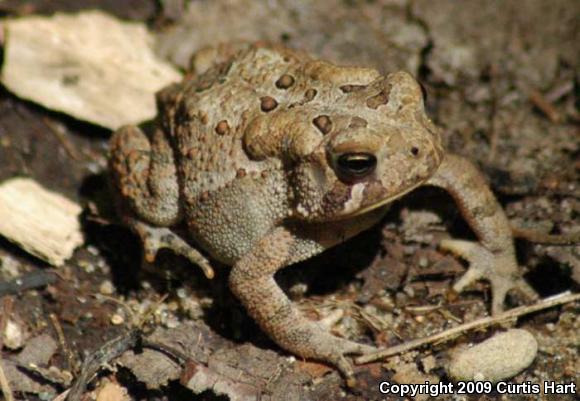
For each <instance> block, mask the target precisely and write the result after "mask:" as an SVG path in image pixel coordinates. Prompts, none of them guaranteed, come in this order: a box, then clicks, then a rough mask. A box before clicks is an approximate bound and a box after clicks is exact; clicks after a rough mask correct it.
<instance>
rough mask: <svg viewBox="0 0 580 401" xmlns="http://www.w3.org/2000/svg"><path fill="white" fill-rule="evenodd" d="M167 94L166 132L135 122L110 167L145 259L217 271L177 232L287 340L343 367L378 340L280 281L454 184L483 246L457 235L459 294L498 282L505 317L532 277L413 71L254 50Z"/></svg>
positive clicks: (117, 137) (497, 300)
mask: <svg viewBox="0 0 580 401" xmlns="http://www.w3.org/2000/svg"><path fill="white" fill-rule="evenodd" d="M229 50H230V51H229V52H227V54H229V56H227V57H221V56H220V55H218V57H217V59H221V62H218V63H216V64H215V65H214V66H213V67H212V68H209V69H208V70H207V71H206V72H204V73H203V74H197V75H196V74H191V75H189V76H188V77H187V78H186V79H185V80H184V81H183V82H181V83H177V84H174V85H171V86H169V87H167V88H165V89H163V90H162V91H161V92H159V93H158V95H157V102H158V107H159V117H158V122H159V124H158V125H159V128H158V129H157V130H155V131H153V132H151V133H144V132H142V131H141V130H140V129H139V128H136V127H124V128H121V129H120V130H118V131H117V132H116V133H115V134H114V135H113V137H112V138H111V155H110V162H109V166H110V170H111V177H112V182H113V187H114V189H115V194H116V197H117V200H118V205H119V207H118V209H119V211H120V214H121V216H122V217H123V220H124V222H125V223H126V224H127V225H128V226H130V227H131V228H132V229H134V230H135V231H136V232H137V233H138V234H140V235H141V237H142V238H143V240H144V242H145V245H146V251H147V255H148V257H152V255H154V254H155V252H156V251H157V250H158V249H159V248H163V247H167V248H171V249H173V250H174V251H175V252H177V253H179V254H181V255H184V256H186V257H187V258H189V259H190V260H191V261H192V262H193V263H196V264H199V265H201V266H204V268H205V269H206V271H208V270H207V268H208V266H209V262H208V261H207V259H205V257H204V256H203V255H202V254H201V253H199V252H198V251H196V250H195V249H194V248H193V247H191V245H190V244H189V243H188V242H187V240H186V239H184V238H182V237H180V234H178V233H181V232H182V231H179V230H175V228H177V227H182V226H186V227H187V229H188V232H189V239H190V240H192V241H193V242H195V243H196V245H197V246H198V247H200V248H202V249H203V250H204V251H205V252H207V253H208V254H210V255H211V256H212V257H213V258H215V259H217V260H220V261H222V262H224V263H227V264H229V265H231V266H232V267H233V268H232V271H231V273H230V277H229V284H230V288H231V290H232V292H233V293H234V294H235V296H236V297H237V298H238V299H239V300H240V301H241V302H242V304H243V305H244V306H245V307H246V310H247V311H248V313H249V314H250V315H251V316H252V317H253V318H254V319H255V320H256V321H257V322H258V324H259V325H260V327H261V328H262V329H263V330H264V331H265V332H266V333H267V334H268V335H269V336H270V337H271V338H272V339H273V340H274V341H275V342H276V343H277V344H278V345H279V346H281V347H283V348H285V349H286V350H288V351H290V352H293V353H295V354H296V355H300V356H302V357H306V358H315V359H318V360H322V361H325V362H327V363H330V364H332V365H334V366H336V367H337V368H338V369H340V371H341V372H342V373H343V374H344V375H345V377H346V378H347V379H348V382H349V383H350V384H352V382H353V380H354V379H353V369H352V366H351V364H350V363H349V362H348V360H347V359H346V356H347V355H351V354H363V353H367V352H369V351H373V350H374V347H371V346H368V345H362V344H359V343H357V342H354V341H351V340H347V339H344V338H339V337H336V336H334V335H332V334H331V333H329V332H328V331H326V330H325V329H324V328H323V327H322V326H321V325H319V324H318V323H316V322H313V321H310V320H308V319H306V318H305V317H304V316H303V315H301V314H300V313H299V312H298V310H297V309H296V308H295V307H294V306H293V305H292V303H291V302H290V301H289V299H288V298H287V297H286V295H285V294H284V292H283V291H282V290H281V289H280V288H279V287H278V285H277V284H276V281H275V280H274V274H275V273H276V271H278V270H280V269H281V268H283V267H285V266H288V265H291V264H293V263H296V262H298V261H301V260H304V259H307V258H309V257H311V256H313V255H316V254H318V253H320V252H322V251H324V250H325V249H327V248H329V247H332V246H334V245H336V244H338V243H340V242H342V241H344V240H346V239H348V238H350V237H352V236H354V235H356V234H358V233H359V232H361V231H363V230H365V229H367V228H369V227H370V226H372V225H373V224H375V223H377V222H378V221H379V220H380V219H381V218H382V217H383V215H384V214H385V210H386V205H387V204H388V203H390V202H392V201H393V200H395V199H397V198H399V197H401V196H402V195H404V194H406V193H407V192H409V191H411V190H412V189H414V188H416V187H418V186H420V185H422V184H428V185H435V186H439V187H442V188H444V189H445V190H447V191H448V192H449V193H450V194H451V195H452V196H453V198H454V199H455V200H456V201H457V205H458V207H459V209H460V211H461V212H462V214H463V215H464V217H465V218H466V220H467V221H468V223H469V224H470V225H471V227H472V229H473V230H474V232H475V233H476V234H477V236H478V238H479V240H480V241H479V242H467V241H453V240H447V241H446V242H445V243H444V244H442V245H443V246H444V247H445V248H446V249H448V250H450V251H452V252H455V253H457V254H458V255H459V256H461V257H463V258H465V259H467V260H468V261H469V263H470V268H469V270H468V272H467V274H466V275H465V276H464V277H463V278H462V279H461V280H459V281H458V282H457V284H456V285H455V286H454V289H455V290H457V291H460V290H462V289H463V288H464V287H465V286H467V285H468V284H469V283H471V282H473V281H474V280H476V279H479V278H486V279H488V280H490V281H491V284H492V292H493V305H492V307H493V311H494V312H498V311H499V310H501V308H502V306H503V300H504V298H505V296H506V293H507V292H508V291H509V290H511V289H512V288H519V289H523V290H524V291H526V292H527V294H529V295H532V294H533V293H532V291H531V290H530V289H529V288H528V287H527V286H526V284H525V283H524V282H523V281H522V280H521V278H520V276H519V275H518V272H517V264H516V260H515V253H514V248H513V243H512V237H511V231H510V227H509V223H508V221H507V219H506V217H505V215H504V213H503V211H502V209H501V207H500V206H499V204H498V203H497V201H496V200H495V198H494V196H493V194H492V193H491V192H490V190H489V189H488V187H487V185H486V183H485V180H484V179H483V178H482V176H481V174H480V173H479V172H478V171H477V170H476V169H475V168H474V167H473V166H472V165H471V164H470V163H469V162H467V161H466V160H465V159H462V158H460V157H458V156H454V155H449V154H448V155H446V156H445V157H443V155H444V152H443V148H442V145H441V139H440V134H439V129H438V128H437V127H436V126H435V125H434V124H433V123H432V122H431V120H430V119H429V118H428V117H427V115H426V114H425V111H424V106H423V95H422V90H421V87H420V86H419V84H418V83H417V82H416V81H415V79H414V78H413V77H412V76H411V75H409V74H408V73H405V72H395V73H392V74H389V75H387V76H382V75H381V74H380V73H379V72H378V71H376V70H374V69H369V68H356V67H340V66H336V65H333V64H331V63H327V62H324V61H318V60H312V59H311V58H310V57H309V56H308V55H306V54H304V53H301V52H298V51H294V50H290V49H286V48H283V47H275V46H267V45H260V44H256V45H244V46H241V47H240V48H239V49H237V50H236V51H233V50H232V49H229Z"/></svg>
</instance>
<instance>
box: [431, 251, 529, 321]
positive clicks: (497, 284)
mask: <svg viewBox="0 0 580 401" xmlns="http://www.w3.org/2000/svg"><path fill="white" fill-rule="evenodd" d="M440 246H441V248H442V249H445V250H448V251H450V252H452V253H454V254H456V255H457V256H459V257H461V258H463V259H465V260H466V261H467V262H469V268H468V270H467V272H466V273H465V274H464V275H463V276H462V277H461V278H460V279H459V280H458V281H457V282H456V283H455V285H454V286H453V290H454V291H456V292H461V291H463V290H464V289H465V287H467V286H468V285H470V284H472V283H473V282H475V281H477V280H479V279H486V280H488V281H489V282H490V283H491V293H492V304H491V311H492V314H494V315H496V314H498V313H500V312H501V311H502V310H503V305H504V301H505V298H506V296H507V293H508V292H509V291H510V290H512V289H515V290H518V291H519V292H520V293H521V294H522V295H523V296H524V297H525V298H527V299H529V300H533V299H537V298H538V295H537V293H536V292H535V291H534V289H533V288H532V287H530V286H529V285H528V283H526V282H525V281H524V279H523V278H522V277H521V275H520V274H519V272H518V265H517V262H516V259H515V256H514V254H513V253H512V252H507V251H504V252H498V253H494V252H491V251H489V250H488V249H486V248H485V247H483V246H482V245H480V244H479V243H477V242H471V241H462V240H443V241H441V245H440Z"/></svg>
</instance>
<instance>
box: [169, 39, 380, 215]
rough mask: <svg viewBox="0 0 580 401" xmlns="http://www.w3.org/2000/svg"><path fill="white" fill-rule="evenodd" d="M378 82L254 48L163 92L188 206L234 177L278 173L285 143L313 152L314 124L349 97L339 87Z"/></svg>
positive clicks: (364, 73) (357, 71) (370, 74)
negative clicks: (301, 142) (299, 144)
mask: <svg viewBox="0 0 580 401" xmlns="http://www.w3.org/2000/svg"><path fill="white" fill-rule="evenodd" d="M378 76H379V74H378V72H377V71H375V70H372V69H366V68H348V67H336V66H334V65H332V64H328V63H325V62H321V61H312V60H311V59H310V58H309V57H308V56H307V55H306V54H304V53H302V52H297V51H293V50H290V49H287V48H281V47H273V46H261V45H252V46H249V47H246V48H245V49H243V50H241V51H239V52H237V54H236V55H234V56H232V57H230V58H229V59H228V60H226V61H224V62H221V63H219V64H216V65H214V66H213V67H211V68H210V69H209V70H208V71H206V72H205V73H203V74H202V75H199V76H195V77H192V78H190V79H186V80H185V81H183V82H181V83H178V84H174V85H172V86H169V87H167V88H165V89H164V90H162V91H161V92H160V93H159V95H158V104H159V109H160V110H161V120H162V121H161V122H162V125H163V128H164V130H165V131H166V133H168V134H169V135H170V136H171V138H172V141H173V144H174V149H175V150H176V158H177V159H178V162H177V166H178V175H179V177H180V181H181V187H182V188H181V189H182V195H183V196H184V198H185V199H184V200H185V201H186V203H187V204H192V203H195V202H196V200H197V199H199V198H200V197H202V196H204V194H208V193H211V192H214V191H216V190H219V189H220V188H223V187H224V186H226V185H227V184H228V183H231V182H232V181H233V180H235V179H236V178H239V177H243V176H246V175H248V176H254V175H255V176H258V175H263V174H264V172H266V171H273V170H276V171H280V170H281V168H282V166H283V165H284V163H285V160H284V156H283V153H284V149H283V148H284V146H285V143H286V144H287V143H288V141H292V140H293V141H296V140H300V137H308V143H305V145H304V146H305V147H308V148H309V149H310V150H311V149H312V148H313V147H314V146H315V145H316V143H317V142H319V140H322V137H323V134H324V132H323V131H324V130H323V129H322V130H321V128H320V127H318V128H317V127H315V126H314V125H313V119H315V118H316V116H317V115H319V114H321V113H324V109H325V108H332V110H329V111H328V112H329V113H330V111H334V112H336V111H337V101H336V96H344V93H345V92H346V91H345V90H344V87H343V88H342V89H343V90H342V91H341V90H338V88H339V86H340V84H344V85H346V86H347V87H349V86H350V87H356V86H357V85H366V84H368V83H369V82H371V81H372V80H374V79H376V78H377V77H378ZM344 106H345V107H347V108H348V105H347V104H345V105H344ZM305 131H308V133H307V134H306V132H305ZM321 131H322V132H321ZM313 137H314V138H315V140H314V141H313V140H312V138H313ZM318 137H319V140H316V138H318ZM309 149H304V151H305V153H306V152H307V151H308V150H309ZM289 162H291V161H289Z"/></svg>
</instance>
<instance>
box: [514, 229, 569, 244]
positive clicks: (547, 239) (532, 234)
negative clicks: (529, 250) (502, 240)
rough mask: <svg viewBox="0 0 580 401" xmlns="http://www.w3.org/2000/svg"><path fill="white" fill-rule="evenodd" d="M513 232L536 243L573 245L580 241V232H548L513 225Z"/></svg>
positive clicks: (515, 235) (517, 236) (518, 236)
mask: <svg viewBox="0 0 580 401" xmlns="http://www.w3.org/2000/svg"><path fill="white" fill-rule="evenodd" d="M511 228H512V234H513V235H514V237H516V238H522V239H525V240H528V241H530V242H534V243H536V244H547V245H572V244H578V243H580V232H575V233H570V234H560V235H558V234H546V233H544V232H541V231H537V230H533V229H528V228H520V227H514V226H512V227H511Z"/></svg>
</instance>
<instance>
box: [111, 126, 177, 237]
mask: <svg viewBox="0 0 580 401" xmlns="http://www.w3.org/2000/svg"><path fill="white" fill-rule="evenodd" d="M110 153H111V154H110V157H109V169H110V172H111V175H112V182H113V185H114V186H116V189H117V190H116V191H115V192H116V193H118V194H119V196H120V197H121V198H122V201H121V203H122V204H123V206H125V205H126V206H128V207H129V208H130V209H131V210H130V213H131V214H133V215H136V216H137V217H138V218H139V219H141V220H145V221H147V222H148V223H151V224H153V225H156V226H171V225H174V224H176V223H177V222H178V221H179V219H180V211H179V185H178V180H177V174H176V167H175V160H174V156H173V150H172V148H171V146H170V144H169V143H168V141H167V138H166V137H165V135H164V134H163V132H162V131H161V130H157V131H156V132H155V133H154V135H153V137H152V138H151V139H149V138H148V137H147V136H146V135H145V134H144V133H143V131H141V130H140V129H139V128H137V127H134V126H126V127H123V128H120V129H119V130H118V131H116V132H115V133H114V134H113V136H112V138H111V141H110ZM123 214H124V215H125V214H126V213H123Z"/></svg>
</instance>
